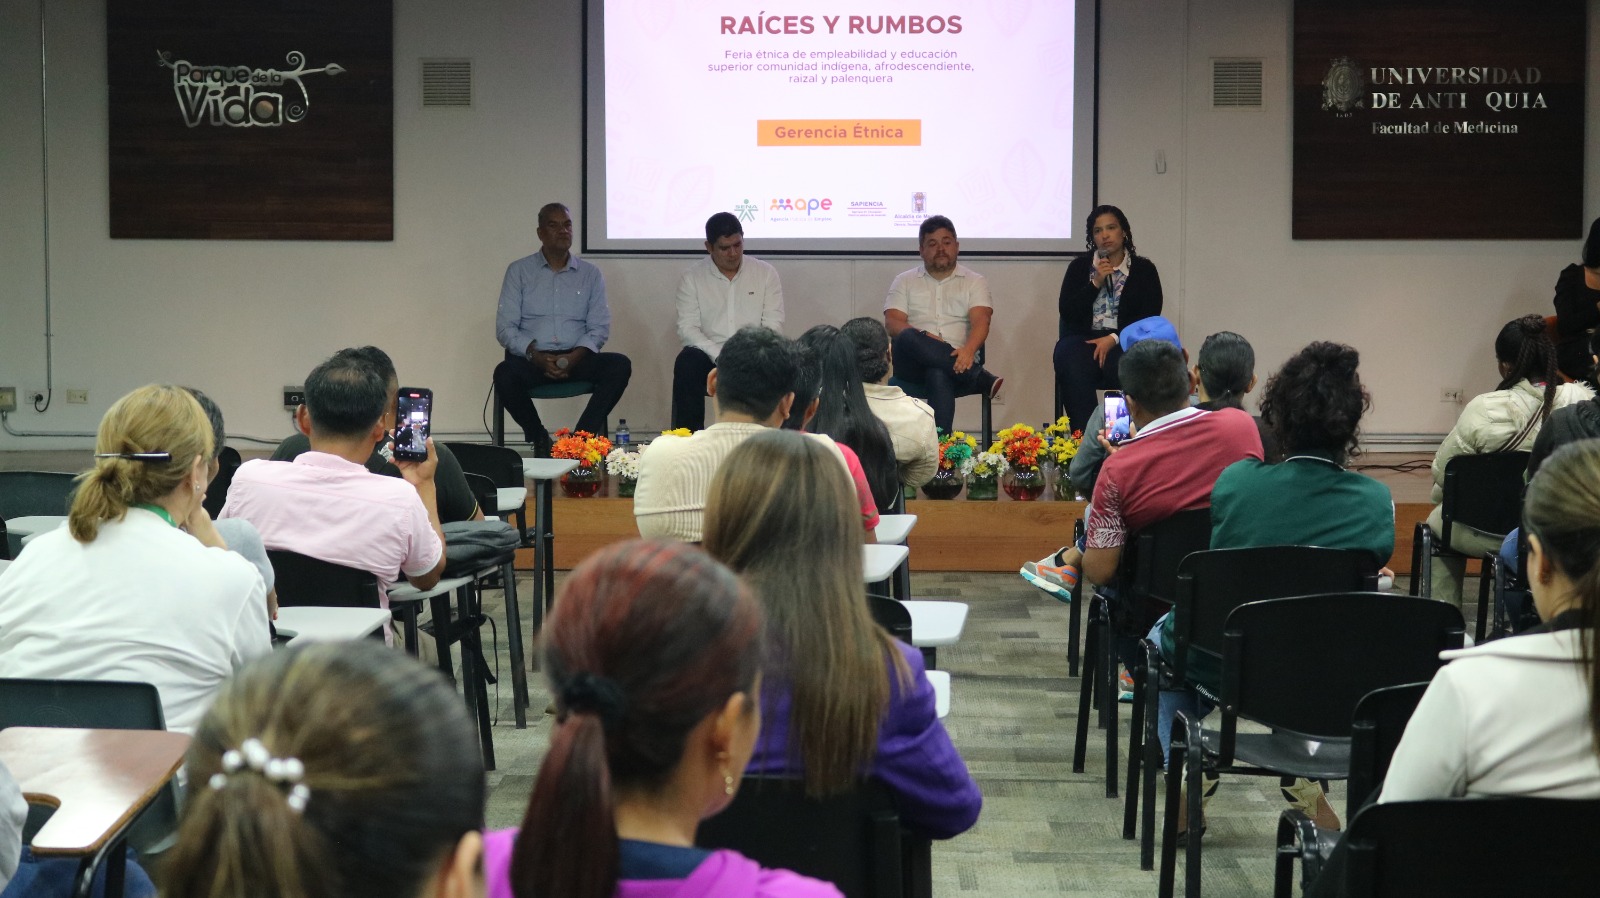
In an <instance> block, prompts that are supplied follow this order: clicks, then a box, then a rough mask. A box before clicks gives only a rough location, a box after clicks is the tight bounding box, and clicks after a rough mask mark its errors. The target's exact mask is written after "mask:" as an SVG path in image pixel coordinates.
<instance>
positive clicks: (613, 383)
mask: <svg viewBox="0 0 1600 898" xmlns="http://www.w3.org/2000/svg"><path fill="white" fill-rule="evenodd" d="M570 370H571V372H572V374H571V376H570V377H569V378H568V379H569V380H587V381H589V382H591V383H593V384H594V392H593V393H592V394H590V396H589V404H588V405H586V406H584V408H583V414H582V415H581V416H580V417H579V418H578V426H577V428H576V429H577V430H587V431H589V432H590V433H593V434H597V435H606V421H607V419H609V418H610V417H611V410H612V409H614V408H616V407H617V403H618V402H619V401H621V399H622V393H623V391H624V390H626V389H627V388H628V381H629V379H631V378H632V377H633V362H631V361H629V360H628V357H627V356H625V355H623V354H621V353H619V352H591V353H589V355H588V356H586V357H585V358H584V360H583V361H581V362H579V363H577V364H576V365H574V366H572V368H571V369H570ZM563 382H564V381H559V380H551V379H550V378H548V377H546V376H545V373H544V371H543V370H542V369H540V368H539V367H538V366H537V365H535V364H534V363H532V362H530V361H528V360H527V359H526V358H523V357H522V356H519V355H513V354H512V353H510V352H507V353H506V359H505V361H503V362H501V363H500V364H498V365H496V366H495V369H494V388H495V391H496V392H497V393H499V395H500V402H501V403H502V404H504V405H505V407H506V411H508V412H510V413H511V417H512V418H513V419H514V420H515V421H516V422H517V423H518V424H519V425H521V426H522V434H523V438H524V439H526V440H527V441H528V442H530V443H535V444H538V443H546V444H547V443H548V442H549V440H550V432H549V431H548V430H546V429H545V426H544V422H542V421H540V420H539V410H538V409H536V408H534V407H533V400H532V399H529V398H528V391H529V390H531V389H533V388H534V387H540V386H544V385H545V384H554V383H563Z"/></svg>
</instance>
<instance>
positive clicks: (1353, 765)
mask: <svg viewBox="0 0 1600 898" xmlns="http://www.w3.org/2000/svg"><path fill="white" fill-rule="evenodd" d="M1427 691H1428V684H1427V683H1406V684H1404V685H1402V686H1386V687H1384V688H1383V689H1374V690H1373V691H1371V692H1369V693H1367V694H1366V695H1365V696H1362V698H1361V701H1360V702H1358V703H1357V704H1356V713H1355V718H1354V720H1353V721H1352V725H1351V728H1350V782H1349V785H1348V787H1347V792H1346V799H1345V815H1344V816H1345V819H1346V820H1354V819H1355V816H1356V814H1357V813H1358V812H1359V811H1360V810H1361V809H1362V808H1363V807H1365V806H1366V804H1367V802H1368V801H1371V800H1372V799H1375V798H1377V796H1378V789H1379V787H1381V786H1382V785H1383V778H1384V776H1385V775H1387V774H1388V772H1389V762H1390V761H1392V760H1394V752H1395V749H1396V748H1399V747H1400V737H1401V736H1403V735H1405V731H1406V724H1407V723H1408V722H1409V721H1410V720H1411V715H1412V713H1413V712H1415V711H1416V710H1417V703H1418V702H1420V701H1422V694H1423V693H1424V692H1427ZM1342 835H1343V833H1341V832H1338V831H1333V832H1327V831H1324V830H1320V829H1318V828H1317V826H1316V824H1315V823H1313V822H1312V821H1311V818H1310V817H1307V816H1306V815H1305V814H1302V813H1301V812H1299V811H1297V810H1295V809H1293V808H1289V809H1286V810H1284V812H1283V813H1282V814H1280V815H1278V855H1277V867H1276V870H1275V872H1274V877H1273V895H1274V896H1275V898H1289V896H1290V895H1291V894H1292V892H1293V890H1294V888H1293V882H1292V880H1293V877H1294V862H1295V860H1296V859H1299V860H1300V866H1301V871H1302V873H1301V883H1302V888H1305V887H1309V886H1310V884H1311V883H1312V882H1313V881H1314V880H1315V879H1316V878H1317V876H1318V874H1319V873H1320V872H1321V870H1322V865H1323V864H1324V863H1325V862H1326V861H1327V859H1328V856H1329V855H1330V854H1332V852H1333V848H1334V846H1335V845H1337V844H1338V843H1339V839H1340V837H1341V836H1342Z"/></svg>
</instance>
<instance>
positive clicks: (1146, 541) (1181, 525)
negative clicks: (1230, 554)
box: [1117, 506, 1211, 636]
mask: <svg viewBox="0 0 1600 898" xmlns="http://www.w3.org/2000/svg"><path fill="white" fill-rule="evenodd" d="M1210 547H1211V508H1210V507H1209V506H1208V507H1206V508H1191V509H1189V510H1188V511H1180V512H1178V513H1177V514H1175V515H1173V516H1172V517H1169V518H1167V519H1165V520H1162V521H1157V522H1156V523H1154V524H1151V525H1150V526H1148V527H1146V528H1144V529H1143V530H1140V531H1139V532H1137V533H1134V534H1131V535H1130V536H1129V537H1128V541H1127V543H1126V544H1124V545H1123V547H1122V560H1121V562H1120V563H1119V565H1118V568H1117V584H1118V586H1119V588H1120V593H1119V595H1120V597H1121V608H1122V609H1123V611H1122V613H1121V615H1120V617H1119V619H1120V620H1121V622H1122V623H1121V624H1119V627H1118V628H1119V629H1120V630H1123V631H1124V632H1132V633H1136V634H1138V635H1140V636H1142V635H1144V632H1145V631H1146V630H1149V629H1150V625H1151V624H1153V623H1155V621H1156V619H1157V618H1159V617H1160V616H1161V615H1163V614H1165V613H1166V612H1167V609H1168V608H1169V607H1170V606H1171V605H1172V604H1173V602H1175V601H1176V600H1177V596H1178V566H1179V565H1180V564H1182V563H1183V559H1185V558H1187V557H1188V556H1189V555H1190V554H1191V553H1194V552H1202V551H1205V550H1206V549H1208V548H1210Z"/></svg>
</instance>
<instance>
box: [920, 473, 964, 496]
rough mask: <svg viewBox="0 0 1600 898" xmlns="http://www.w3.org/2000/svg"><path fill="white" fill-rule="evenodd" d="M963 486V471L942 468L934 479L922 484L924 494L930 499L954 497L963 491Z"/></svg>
mask: <svg viewBox="0 0 1600 898" xmlns="http://www.w3.org/2000/svg"><path fill="white" fill-rule="evenodd" d="M961 486H962V483H961V472H959V471H957V470H955V469H953V468H940V469H939V470H938V472H937V473H935V474H934V475H933V479H932V480H930V481H928V482H927V483H924V484H923V485H922V494H923V495H924V496H927V497H928V498H929V499H954V498H955V497H956V496H957V494H959V493H960V492H961Z"/></svg>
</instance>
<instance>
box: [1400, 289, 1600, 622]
mask: <svg viewBox="0 0 1600 898" xmlns="http://www.w3.org/2000/svg"><path fill="white" fill-rule="evenodd" d="M1494 355H1495V360H1496V361H1497V362H1498V363H1499V366H1500V385H1499V386H1498V387H1496V388H1495V389H1494V390H1492V391H1490V392H1488V393H1484V394H1482V395H1480V396H1476V397H1474V398H1473V400H1472V401H1471V402H1469V403H1467V407H1466V408H1465V409H1462V411H1461V417H1460V419H1459V420H1457V421H1456V426H1455V428H1454V429H1452V430H1451V431H1450V435H1449V436H1447V437H1445V439H1444V442H1443V443H1441V444H1439V452H1438V453H1437V454H1436V455H1434V457H1433V501H1434V503H1436V504H1435V505H1434V509H1433V513H1432V514H1429V515H1428V526H1429V527H1430V528H1432V529H1433V532H1434V533H1443V532H1444V519H1443V517H1442V516H1441V514H1440V508H1441V506H1439V505H1438V504H1437V503H1438V502H1440V501H1441V500H1442V499H1443V498H1444V469H1445V466H1446V465H1448V464H1449V463H1450V460H1451V459H1452V458H1455V457H1456V456H1458V455H1485V454H1488V453H1492V452H1517V451H1521V450H1526V449H1528V448H1530V447H1531V446H1533V441H1534V438H1535V437H1537V436H1538V435H1539V428H1540V427H1541V426H1542V425H1543V424H1544V422H1545V419H1546V418H1548V417H1549V416H1550V413H1551V412H1552V411H1555V410H1556V409H1558V408H1561V407H1563V406H1567V405H1571V404H1573V403H1575V402H1583V401H1584V400H1586V399H1591V398H1593V397H1594V391H1593V390H1591V389H1589V387H1588V386H1587V385H1585V384H1577V383H1569V384H1563V383H1561V377H1560V375H1559V374H1558V373H1557V371H1556V347H1555V344H1554V343H1552V342H1551V341H1550V337H1549V335H1548V334H1547V333H1546V332H1545V326H1544V319H1543V318H1540V317H1539V316H1538V315H1524V316H1523V317H1521V318H1518V319H1516V320H1515V321H1511V322H1508V323H1507V324H1506V326H1505V327H1502V328H1501V329H1500V335H1499V336H1498V337H1496V338H1495V340H1494ZM1504 537H1505V534H1503V533H1502V534H1498V535H1489V534H1483V533H1479V532H1478V531H1476V530H1473V529H1472V528H1470V527H1462V526H1453V527H1451V528H1450V548H1452V549H1455V550H1456V551H1457V552H1463V553H1466V554H1467V555H1469V556H1471V557H1474V558H1482V557H1483V555H1484V553H1485V552H1495V551H1499V549H1500V542H1501V540H1502V539H1503V538H1504ZM1465 571H1466V559H1464V558H1460V557H1443V558H1434V559H1433V597H1434V598H1436V599H1442V600H1444V601H1447V602H1451V603H1453V604H1454V605H1456V607H1458V608H1459V607H1460V606H1461V579H1462V576H1463V575H1464V573H1465Z"/></svg>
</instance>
